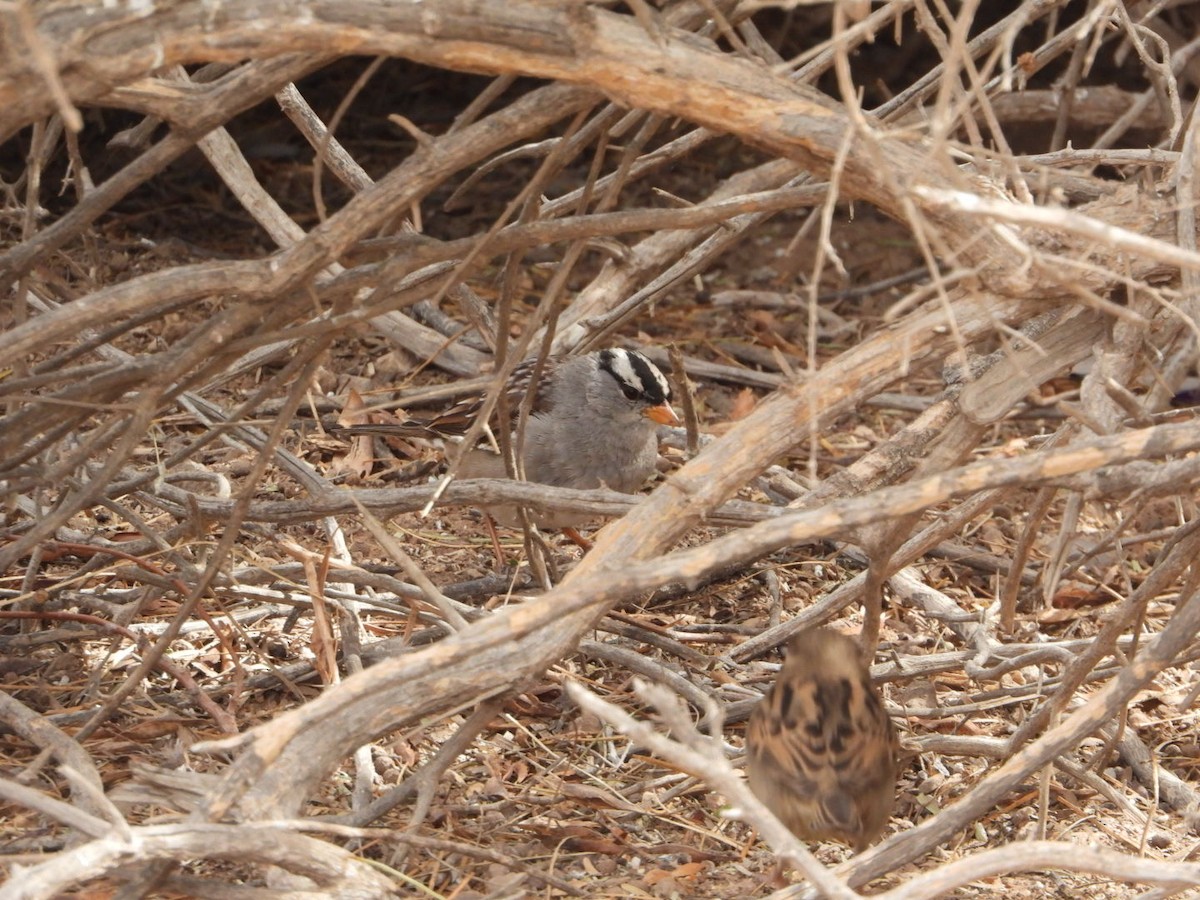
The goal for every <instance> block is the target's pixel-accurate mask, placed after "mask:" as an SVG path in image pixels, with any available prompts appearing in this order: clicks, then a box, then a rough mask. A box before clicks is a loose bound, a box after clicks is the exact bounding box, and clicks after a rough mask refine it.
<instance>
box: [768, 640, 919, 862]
mask: <svg viewBox="0 0 1200 900" xmlns="http://www.w3.org/2000/svg"><path fill="white" fill-rule="evenodd" d="M898 752H899V741H898V740H897V738H896V729H895V727H894V726H893V725H892V721H891V719H890V718H889V717H888V715H887V712H886V711H885V710H884V708H883V701H882V699H881V697H880V695H879V691H878V690H877V689H876V688H875V686H874V685H872V684H871V677H870V674H869V672H868V671H867V667H866V665H865V664H864V662H863V660H862V654H861V651H860V650H859V647H858V644H857V643H855V641H854V640H853V639H852V638H849V637H847V636H846V635H844V634H839V633H837V632H834V631H830V630H828V629H824V628H817V629H813V630H811V631H806V632H804V633H803V634H801V635H799V636H798V637H796V638H795V639H794V640H793V641H792V643H791V644H790V646H789V647H788V653H787V658H786V659H785V660H784V663H783V668H782V670H781V671H780V673H779V678H778V680H777V681H776V682H775V684H774V685H773V686H772V687H771V689H770V690H769V691H768V692H767V694H766V695H765V696H764V697H763V699H762V701H761V702H760V703H759V704H758V705H757V706H755V708H754V711H753V712H752V713H751V714H750V721H749V723H748V725H747V728H746V778H747V780H748V781H749V784H750V789H751V790H753V791H754V793H755V794H756V795H757V796H758V798H759V799H760V800H762V802H763V803H764V804H765V805H766V806H767V808H768V809H770V810H771V812H773V813H774V814H775V815H776V816H777V817H778V818H779V819H780V821H782V822H783V823H784V824H785V825H787V827H788V828H789V829H791V831H792V833H793V834H795V835H796V836H797V837H799V838H801V839H802V840H810V841H824V840H835V841H841V842H842V843H845V844H849V845H850V846H851V847H853V848H854V850H855V851H856V852H859V851H862V850H863V849H865V848H866V847H867V845H869V844H870V843H871V842H872V841H874V840H875V839H876V838H877V837H879V835H880V833H881V832H882V831H883V829H884V826H885V825H887V821H888V819H889V818H890V816H891V813H892V808H893V806H894V805H895V799H896V777H897V774H898V772H897V768H898V766H897V756H898Z"/></svg>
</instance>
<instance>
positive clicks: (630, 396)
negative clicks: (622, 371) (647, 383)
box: [621, 384, 641, 400]
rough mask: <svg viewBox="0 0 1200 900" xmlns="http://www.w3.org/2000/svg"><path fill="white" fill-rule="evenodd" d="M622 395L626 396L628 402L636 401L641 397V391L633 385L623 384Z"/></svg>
mask: <svg viewBox="0 0 1200 900" xmlns="http://www.w3.org/2000/svg"><path fill="white" fill-rule="evenodd" d="M621 393H622V394H624V395H625V399H626V400H636V399H637V398H638V397H639V396H640V394H641V391H639V390H638V389H637V388H635V387H633V386H632V385H628V384H623V385H621Z"/></svg>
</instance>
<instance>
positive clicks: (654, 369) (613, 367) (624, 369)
mask: <svg viewBox="0 0 1200 900" xmlns="http://www.w3.org/2000/svg"><path fill="white" fill-rule="evenodd" d="M600 370H601V371H603V372H607V373H608V374H609V375H611V376H612V377H613V378H615V379H616V380H617V384H619V385H620V386H621V392H622V393H623V394H625V396H626V397H627V398H629V399H630V400H640V401H641V402H643V403H645V404H647V405H648V406H658V405H659V404H662V403H666V402H667V401H668V400H670V399H671V385H670V384H669V383H668V382H667V379H666V377H665V376H664V375H663V373H662V372H660V371H659V370H658V366H656V365H654V363H652V362H650V360H648V359H646V357H644V356H642V354H640V353H638V352H637V351H636V350H622V349H620V348H619V347H616V348H613V349H610V350H601V351H600Z"/></svg>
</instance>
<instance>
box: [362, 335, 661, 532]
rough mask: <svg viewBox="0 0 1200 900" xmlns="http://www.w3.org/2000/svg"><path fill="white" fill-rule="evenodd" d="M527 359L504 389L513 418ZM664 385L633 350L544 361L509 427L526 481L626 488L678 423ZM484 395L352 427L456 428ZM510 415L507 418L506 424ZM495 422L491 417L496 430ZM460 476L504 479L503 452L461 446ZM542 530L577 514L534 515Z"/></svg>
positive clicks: (648, 469) (502, 516)
mask: <svg viewBox="0 0 1200 900" xmlns="http://www.w3.org/2000/svg"><path fill="white" fill-rule="evenodd" d="M532 370H533V366H532V361H530V362H528V363H523V364H521V365H520V366H518V367H517V369H516V370H514V372H513V376H512V378H510V380H509V383H508V385H507V386H506V393H507V395H508V407H509V411H510V414H511V415H512V416H514V417H515V416H516V414H517V411H518V410H519V408H520V404H521V400H522V399H523V397H524V396H525V394H526V393H527V392H528V390H529V385H530V378H531V375H532ZM670 400H671V386H670V384H669V383H668V382H667V379H666V378H665V377H664V376H663V374H662V372H660V371H659V370H658V367H657V366H655V365H654V363H652V362H650V360H648V359H647V358H646V357H645V356H643V355H642V354H640V353H637V352H636V351H633V350H622V349H619V348H617V349H609V350H599V351H596V352H593V353H588V354H585V355H582V356H572V357H566V358H553V359H550V360H548V361H547V363H546V366H545V368H544V370H543V372H542V376H541V378H540V379H539V381H538V382H537V385H536V394H535V395H534V400H533V406H532V408H531V410H530V414H529V418H528V421H527V422H526V423H525V428H524V438H523V441H521V442H518V440H517V435H516V434H513V446H514V447H515V448H516V449H517V453H518V457H519V460H520V463H521V468H522V469H523V470H524V474H525V479H526V480H528V481H534V482H538V483H540V484H549V485H555V486H558V487H570V488H579V489H588V488H597V487H602V486H607V487H609V488H611V489H612V490H615V491H622V492H624V493H632V492H634V491H636V490H637V489H638V488H640V487H641V486H642V484H643V483H644V482H645V481H646V479H647V478H649V477H650V476H651V475H652V474H654V471H655V464H656V462H657V460H658V436H657V435H658V425H660V424H662V425H667V424H675V423H678V422H679V417H678V416H677V415H676V414H675V411H674V410H673V409H672V408H671V403H670ZM480 407H481V399H478V398H476V399H474V400H472V401H469V402H467V403H463V404H459V405H458V406H456V407H454V408H453V409H451V410H449V411H447V412H444V413H442V414H441V415H438V416H436V417H434V418H431V419H428V420H425V421H418V420H410V421H409V422H406V423H404V424H403V425H400V426H394V425H359V426H354V427H351V428H347V429H345V431H346V432H348V433H352V434H372V433H374V434H397V433H403V434H410V435H411V434H418V433H423V434H425V435H434V434H437V435H448V434H462V433H464V432H465V431H466V430H467V428H468V427H469V426H470V424H471V421H472V420H473V419H474V417H475V416H476V415H477V414H478V412H479V410H480ZM514 426H515V422H509V423H508V424H507V427H508V428H509V429H510V431H511V429H512V428H513V427H514ZM497 427H498V424H497V423H495V422H493V428H497ZM458 477H459V478H505V477H507V473H506V470H505V465H504V459H503V457H501V456H500V454H498V453H497V452H495V450H494V449H491V448H489V447H485V446H478V447H473V448H470V449H467V450H466V451H465V456H464V457H463V460H462V462H461V464H460V465H459V468H458ZM488 512H490V513H491V514H492V515H494V516H495V517H496V518H497V519H498V520H499V521H500V522H502V523H504V524H506V525H515V524H517V517H516V515H515V510H513V509H512V508H510V507H498V508H489V509H488ZM536 519H537V521H538V522H539V523H540V524H542V525H546V526H549V527H565V526H569V525H571V524H575V523H578V522H579V521H580V517H579V516H572V515H569V514H554V515H538V516H536Z"/></svg>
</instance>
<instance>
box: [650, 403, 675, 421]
mask: <svg viewBox="0 0 1200 900" xmlns="http://www.w3.org/2000/svg"><path fill="white" fill-rule="evenodd" d="M643 415H645V417H646V418H647V419H649V420H650V421H652V422H657V423H658V424H659V425H678V424H679V423H680V422H682V421H683V420H682V419H680V418H679V416H677V415H676V414H675V410H673V409H671V404H670V403H660V404H658V406H651V407H650V408H649V409H647V410H646V411H645V413H643Z"/></svg>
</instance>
